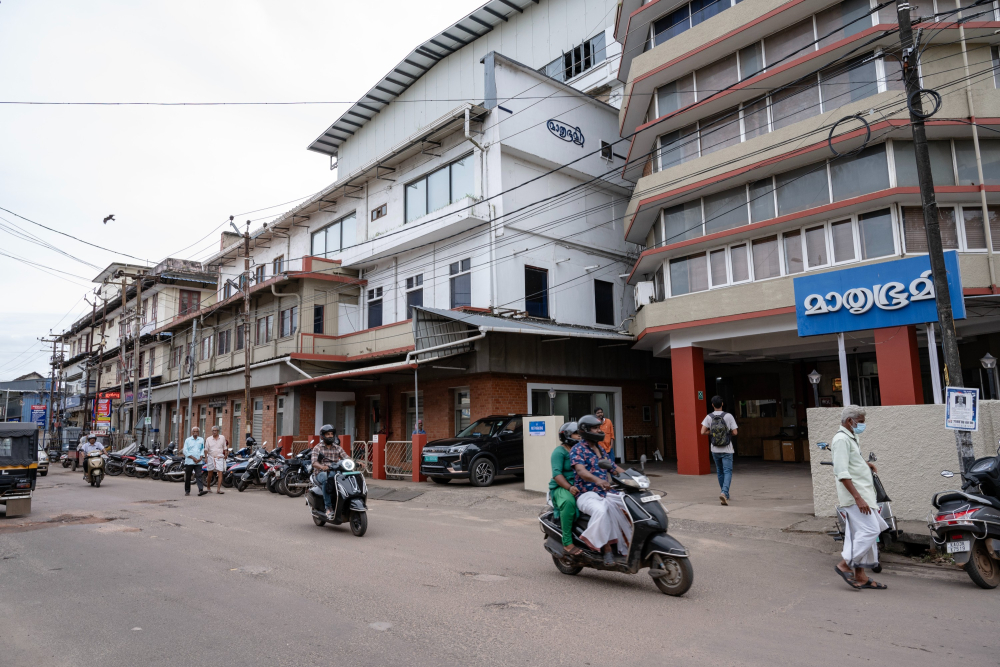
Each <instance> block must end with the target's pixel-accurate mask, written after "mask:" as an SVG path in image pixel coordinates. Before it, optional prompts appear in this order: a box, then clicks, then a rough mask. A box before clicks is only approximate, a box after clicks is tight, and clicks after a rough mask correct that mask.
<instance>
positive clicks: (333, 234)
mask: <svg viewBox="0 0 1000 667" xmlns="http://www.w3.org/2000/svg"><path fill="white" fill-rule="evenodd" d="M326 252H327V253H334V252H340V223H339V222H335V223H333V224H332V225H330V226H329V227H327V228H326Z"/></svg>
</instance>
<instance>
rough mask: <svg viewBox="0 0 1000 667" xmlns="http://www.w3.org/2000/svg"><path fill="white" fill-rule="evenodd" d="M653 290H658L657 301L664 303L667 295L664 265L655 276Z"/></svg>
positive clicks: (661, 265)
mask: <svg viewBox="0 0 1000 667" xmlns="http://www.w3.org/2000/svg"><path fill="white" fill-rule="evenodd" d="M653 288H654V289H655V290H656V300H657V301H663V299H664V298H665V297H666V294H667V292H666V289H665V287H664V283H663V264H660V266H659V268H658V269H656V273H654V274H653Z"/></svg>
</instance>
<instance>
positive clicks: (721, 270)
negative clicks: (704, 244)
mask: <svg viewBox="0 0 1000 667" xmlns="http://www.w3.org/2000/svg"><path fill="white" fill-rule="evenodd" d="M708 257H709V264H710V265H711V269H712V287H718V286H719V285H725V284H726V283H727V282H728V280H727V278H726V251H725V250H714V251H712V253H711V254H709V256H708Z"/></svg>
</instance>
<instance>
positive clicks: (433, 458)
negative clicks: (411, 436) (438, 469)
mask: <svg viewBox="0 0 1000 667" xmlns="http://www.w3.org/2000/svg"><path fill="white" fill-rule="evenodd" d="M437 460H438V457H436V456H424V461H427V462H429V463H437Z"/></svg>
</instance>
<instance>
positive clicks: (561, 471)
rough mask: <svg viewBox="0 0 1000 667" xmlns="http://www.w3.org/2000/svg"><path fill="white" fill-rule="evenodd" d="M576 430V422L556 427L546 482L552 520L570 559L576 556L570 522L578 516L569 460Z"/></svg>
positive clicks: (576, 548)
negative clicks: (556, 438) (559, 528)
mask: <svg viewBox="0 0 1000 667" xmlns="http://www.w3.org/2000/svg"><path fill="white" fill-rule="evenodd" d="M576 430H577V426H576V422H566V423H565V424H563V425H562V426H560V427H559V443H560V444H559V446H558V447H556V448H555V450H553V452H552V481H550V482H549V496H550V497H551V499H552V506H553V507H554V508H555V512H554V516H553V518H556V519H559V522H560V525H561V526H562V545H563V551H565V552H566V553H567V554H569V555H570V556H575V555H576V554H578V553H580V547H578V546H576V545H575V544H573V522H574V521H576V517H577V516H579V512H578V511H577V509H576V497H577V496H578V495H579V494H580V489H578V488H577V487H576V486H575V483H576V473H575V472H574V471H573V463H572V462H571V461H570V457H569V452H570V450H571V449H573V445H575V444H576V443H577V442H579V440H580V436H579V435H578V434H577V432H576Z"/></svg>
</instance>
